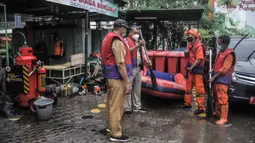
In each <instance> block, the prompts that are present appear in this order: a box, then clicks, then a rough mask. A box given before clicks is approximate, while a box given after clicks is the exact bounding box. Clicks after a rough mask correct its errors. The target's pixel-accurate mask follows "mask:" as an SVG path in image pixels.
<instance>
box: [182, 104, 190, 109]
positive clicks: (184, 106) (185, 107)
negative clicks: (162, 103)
mask: <svg viewBox="0 0 255 143" xmlns="http://www.w3.org/2000/svg"><path fill="white" fill-rule="evenodd" d="M191 107H192V106H187V105H185V104H183V105H181V106H180V108H182V109H190V108H191Z"/></svg>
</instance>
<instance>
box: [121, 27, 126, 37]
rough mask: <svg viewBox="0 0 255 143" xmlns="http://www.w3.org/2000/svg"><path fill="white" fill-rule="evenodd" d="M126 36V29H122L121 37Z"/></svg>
mask: <svg viewBox="0 0 255 143" xmlns="http://www.w3.org/2000/svg"><path fill="white" fill-rule="evenodd" d="M126 35H127V32H126V29H123V33H122V35H121V36H122V37H126Z"/></svg>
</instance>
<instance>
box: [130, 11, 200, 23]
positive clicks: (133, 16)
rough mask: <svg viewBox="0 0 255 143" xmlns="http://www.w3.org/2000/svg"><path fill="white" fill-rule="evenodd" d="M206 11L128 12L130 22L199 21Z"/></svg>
mask: <svg viewBox="0 0 255 143" xmlns="http://www.w3.org/2000/svg"><path fill="white" fill-rule="evenodd" d="M203 12H204V9H165V10H128V11H126V20H128V21H138V20H143V21H152V20H159V21H199V20H200V19H201V17H202V14H203Z"/></svg>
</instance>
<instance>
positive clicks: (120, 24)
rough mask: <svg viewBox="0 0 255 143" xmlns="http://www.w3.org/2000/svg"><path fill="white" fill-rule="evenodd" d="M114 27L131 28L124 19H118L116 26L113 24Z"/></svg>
mask: <svg viewBox="0 0 255 143" xmlns="http://www.w3.org/2000/svg"><path fill="white" fill-rule="evenodd" d="M113 27H114V28H116V27H125V28H130V27H129V26H128V24H127V22H126V21H125V20H123V19H117V20H116V21H115V22H114V24H113Z"/></svg>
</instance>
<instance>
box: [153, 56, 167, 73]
mask: <svg viewBox="0 0 255 143" xmlns="http://www.w3.org/2000/svg"><path fill="white" fill-rule="evenodd" d="M167 53H168V51H164V52H156V53H155V70H156V71H161V72H166V70H165V65H166V56H167Z"/></svg>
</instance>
